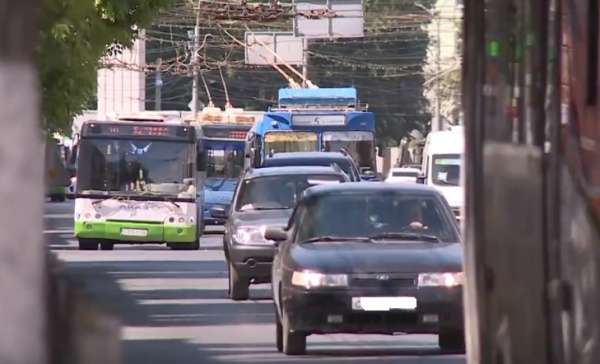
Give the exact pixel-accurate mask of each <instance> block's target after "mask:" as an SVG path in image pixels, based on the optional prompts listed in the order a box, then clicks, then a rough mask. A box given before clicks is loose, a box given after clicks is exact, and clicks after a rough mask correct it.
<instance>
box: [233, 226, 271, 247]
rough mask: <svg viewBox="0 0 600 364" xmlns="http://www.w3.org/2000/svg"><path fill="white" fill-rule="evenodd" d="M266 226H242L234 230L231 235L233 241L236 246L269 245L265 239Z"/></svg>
mask: <svg viewBox="0 0 600 364" xmlns="http://www.w3.org/2000/svg"><path fill="white" fill-rule="evenodd" d="M265 230H267V227H266V226H259V227H256V226H242V227H239V228H237V229H235V232H234V233H233V241H234V242H235V243H237V244H270V243H272V242H271V241H269V240H266V239H265Z"/></svg>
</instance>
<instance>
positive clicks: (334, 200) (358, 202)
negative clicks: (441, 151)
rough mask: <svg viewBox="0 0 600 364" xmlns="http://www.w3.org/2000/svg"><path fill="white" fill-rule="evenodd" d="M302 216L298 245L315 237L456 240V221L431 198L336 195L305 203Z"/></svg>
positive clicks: (435, 199) (392, 195)
mask: <svg viewBox="0 0 600 364" xmlns="http://www.w3.org/2000/svg"><path fill="white" fill-rule="evenodd" d="M302 216H303V217H302V222H301V224H300V226H299V228H298V234H297V237H296V241H299V242H301V241H307V240H309V239H314V238H316V237H319V236H337V237H348V238H350V237H378V239H381V240H383V241H393V240H395V241H398V240H403V239H402V238H399V236H401V234H399V233H402V234H410V233H412V234H415V235H423V236H427V237H428V239H429V238H431V237H437V238H438V239H439V241H442V242H458V241H459V236H458V230H457V227H456V220H455V219H454V217H453V216H450V215H449V213H448V211H447V208H446V207H445V206H444V204H443V202H442V201H440V199H439V198H436V196H434V195H419V196H415V195H409V194H407V193H399V192H391V193H385V194H383V193H364V192H352V193H339V194H337V193H336V194H331V195H326V196H319V197H316V198H314V199H312V200H308V201H307V203H306V209H305V211H304V213H303V214H302ZM436 241H437V239H436Z"/></svg>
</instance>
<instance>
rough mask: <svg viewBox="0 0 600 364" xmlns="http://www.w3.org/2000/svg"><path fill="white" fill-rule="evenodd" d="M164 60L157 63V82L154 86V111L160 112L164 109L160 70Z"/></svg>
mask: <svg viewBox="0 0 600 364" xmlns="http://www.w3.org/2000/svg"><path fill="white" fill-rule="evenodd" d="M161 64H162V59H160V58H159V59H158V60H157V61H156V80H155V85H154V110H156V111H160V110H161V109H162V84H163V80H162V71H161V69H160V67H161Z"/></svg>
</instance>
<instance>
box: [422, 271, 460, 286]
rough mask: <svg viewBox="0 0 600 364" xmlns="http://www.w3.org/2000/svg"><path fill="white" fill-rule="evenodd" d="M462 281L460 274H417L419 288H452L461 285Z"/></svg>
mask: <svg viewBox="0 0 600 364" xmlns="http://www.w3.org/2000/svg"><path fill="white" fill-rule="evenodd" d="M463 281H464V274H463V273H462V272H459V273H421V274H419V287H454V286H460V285H462V284H463Z"/></svg>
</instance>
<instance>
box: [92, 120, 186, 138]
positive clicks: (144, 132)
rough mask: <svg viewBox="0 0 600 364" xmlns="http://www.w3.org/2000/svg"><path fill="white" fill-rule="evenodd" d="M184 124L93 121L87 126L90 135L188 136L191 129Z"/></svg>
mask: <svg viewBox="0 0 600 364" xmlns="http://www.w3.org/2000/svg"><path fill="white" fill-rule="evenodd" d="M191 129H193V128H190V127H188V126H182V125H169V126H167V125H156V124H155V123H152V125H136V124H126V123H91V124H89V125H88V126H87V128H85V132H84V133H85V134H88V135H114V136H134V137H149V138H151V137H155V138H182V137H183V138H187V137H188V135H189V133H190V130H191Z"/></svg>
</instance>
